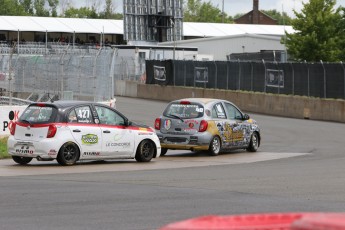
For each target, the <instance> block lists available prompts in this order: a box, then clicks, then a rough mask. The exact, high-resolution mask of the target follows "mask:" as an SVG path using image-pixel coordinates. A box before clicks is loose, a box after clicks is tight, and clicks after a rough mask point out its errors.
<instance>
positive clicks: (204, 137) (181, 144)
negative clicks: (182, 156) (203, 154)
mask: <svg viewBox="0 0 345 230" xmlns="http://www.w3.org/2000/svg"><path fill="white" fill-rule="evenodd" d="M157 136H158V138H159V141H160V143H161V147H162V148H166V149H181V150H208V149H209V146H210V141H211V139H212V135H211V134H210V133H207V132H205V133H199V134H198V135H170V134H162V133H157Z"/></svg>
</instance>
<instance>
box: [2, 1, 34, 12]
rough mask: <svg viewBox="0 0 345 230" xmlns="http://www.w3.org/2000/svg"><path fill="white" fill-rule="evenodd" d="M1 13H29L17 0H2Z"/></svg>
mask: <svg viewBox="0 0 345 230" xmlns="http://www.w3.org/2000/svg"><path fill="white" fill-rule="evenodd" d="M0 5H1V7H0V15H10V16H16V15H18V16H23V15H28V14H27V13H26V12H25V10H24V7H23V6H22V5H21V4H19V3H18V1H16V0H0Z"/></svg>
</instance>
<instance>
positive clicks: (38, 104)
mask: <svg viewBox="0 0 345 230" xmlns="http://www.w3.org/2000/svg"><path fill="white" fill-rule="evenodd" d="M36 105H37V106H39V107H45V106H46V105H45V104H44V103H37V104H36Z"/></svg>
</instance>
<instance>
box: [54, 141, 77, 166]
mask: <svg viewBox="0 0 345 230" xmlns="http://www.w3.org/2000/svg"><path fill="white" fill-rule="evenodd" d="M79 155H80V151H79V148H78V146H77V145H76V144H75V143H66V144H64V145H63V146H62V147H61V149H60V151H59V154H58V156H57V158H56V160H57V162H58V163H59V164H60V165H74V164H75V163H76V162H77V160H78V159H79Z"/></svg>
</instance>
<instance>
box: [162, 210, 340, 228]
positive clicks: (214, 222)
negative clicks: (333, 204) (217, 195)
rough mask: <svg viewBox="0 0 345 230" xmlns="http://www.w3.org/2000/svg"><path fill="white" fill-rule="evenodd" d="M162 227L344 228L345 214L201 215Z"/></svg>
mask: <svg viewBox="0 0 345 230" xmlns="http://www.w3.org/2000/svg"><path fill="white" fill-rule="evenodd" d="M159 230H345V213H266V214H249V215H236V216H202V217H197V218H193V219H188V220H184V221H180V222H176V223H171V224H168V225H166V226H164V227H162V228H160V229H159Z"/></svg>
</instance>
